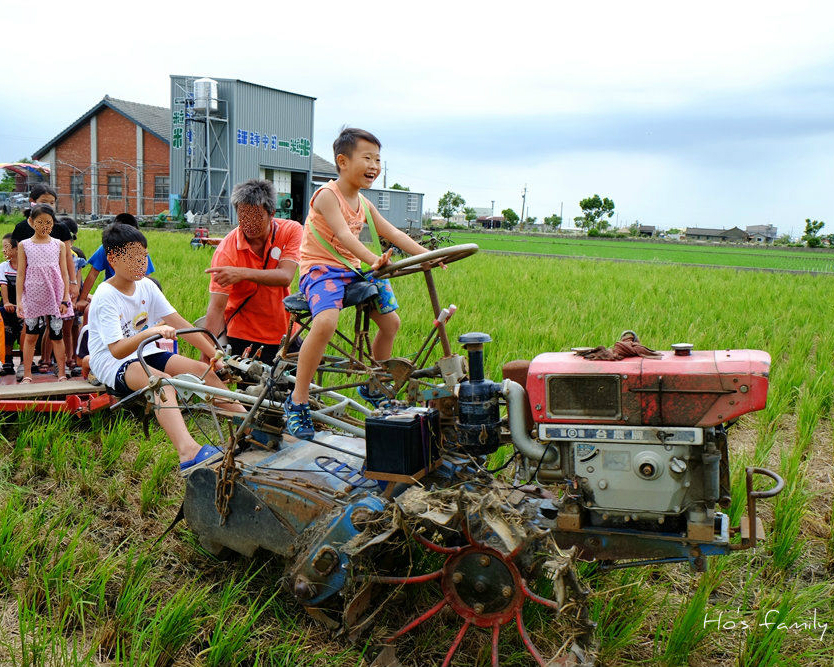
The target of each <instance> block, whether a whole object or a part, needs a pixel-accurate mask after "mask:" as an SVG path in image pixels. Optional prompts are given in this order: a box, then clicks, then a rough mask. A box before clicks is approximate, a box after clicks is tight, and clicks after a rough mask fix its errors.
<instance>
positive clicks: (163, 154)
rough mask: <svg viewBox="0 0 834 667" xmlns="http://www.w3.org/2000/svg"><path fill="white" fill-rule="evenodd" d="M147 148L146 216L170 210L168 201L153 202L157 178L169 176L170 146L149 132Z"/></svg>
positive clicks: (145, 134)
mask: <svg viewBox="0 0 834 667" xmlns="http://www.w3.org/2000/svg"><path fill="white" fill-rule="evenodd" d="M143 140H144V147H145V155H144V160H145V199H144V204H145V215H150V214H151V213H162V211H167V210H168V200H167V199H165V200H158V201H157V200H153V199H152V198H153V195H154V186H155V181H156V177H157V176H168V172H169V171H170V169H169V162H168V161H169V157H170V155H169V152H168V144H166V143H165V142H164V141H162V140H161V139H160V138H159V137H155V136H154V135H152V134H150V133H149V132H144V136H143Z"/></svg>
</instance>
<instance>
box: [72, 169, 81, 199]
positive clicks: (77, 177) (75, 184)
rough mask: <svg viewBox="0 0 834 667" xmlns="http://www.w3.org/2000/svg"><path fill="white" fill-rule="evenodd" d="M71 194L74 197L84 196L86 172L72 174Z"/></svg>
mask: <svg viewBox="0 0 834 667" xmlns="http://www.w3.org/2000/svg"><path fill="white" fill-rule="evenodd" d="M70 194H71V195H72V196H73V197H83V196H84V174H82V173H80V172H76V173H74V174H70Z"/></svg>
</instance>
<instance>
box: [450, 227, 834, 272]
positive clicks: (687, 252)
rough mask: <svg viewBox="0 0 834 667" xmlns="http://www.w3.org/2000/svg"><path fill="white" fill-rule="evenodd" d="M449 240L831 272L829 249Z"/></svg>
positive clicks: (489, 235)
mask: <svg viewBox="0 0 834 667" xmlns="http://www.w3.org/2000/svg"><path fill="white" fill-rule="evenodd" d="M452 238H453V240H454V242H455V243H477V244H478V245H479V246H480V247H481V248H482V249H483V250H494V251H501V252H522V253H534V254H543V255H562V256H570V257H588V258H592V257H596V258H599V259H618V260H629V261H641V262H657V263H672V264H702V265H707V266H733V267H740V268H752V269H775V270H782V271H815V272H822V273H834V249H824V250H809V249H804V248H793V249H791V248H782V247H765V246H757V245H747V246H730V245H695V244H685V243H676V242H672V241H668V242H662V241H656V242H649V241H638V240H635V239H622V240H615V239H594V238H585V237H580V238H565V237H558V236H548V235H532V234H531V235H522V234H502V233H500V232H462V231H454V232H452Z"/></svg>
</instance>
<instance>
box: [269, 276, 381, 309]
mask: <svg viewBox="0 0 834 667" xmlns="http://www.w3.org/2000/svg"><path fill="white" fill-rule="evenodd" d="M378 295H379V288H378V287H377V286H376V285H375V284H373V283H369V282H368V281H367V280H358V281H356V282H355V283H351V284H350V285H348V286H347V287H346V288H345V298H344V300H343V301H342V308H348V307H350V306H358V305H359V304H360V303H365V302H366V301H369V300H370V299H373V298H374V297H375V296H378ZM284 308H286V309H287V312H288V313H293V314H297V315H302V314H304V313H309V312H310V306H309V305H307V299H306V298H305V297H304V294H303V293H302V292H296V293H295V294H290V296H288V297H286V298H285V299H284Z"/></svg>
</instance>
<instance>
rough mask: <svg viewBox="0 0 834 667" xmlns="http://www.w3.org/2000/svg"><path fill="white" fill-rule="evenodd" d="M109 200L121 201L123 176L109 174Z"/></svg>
mask: <svg viewBox="0 0 834 667" xmlns="http://www.w3.org/2000/svg"><path fill="white" fill-rule="evenodd" d="M107 198H108V199H121V198H122V175H121V174H107Z"/></svg>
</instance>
